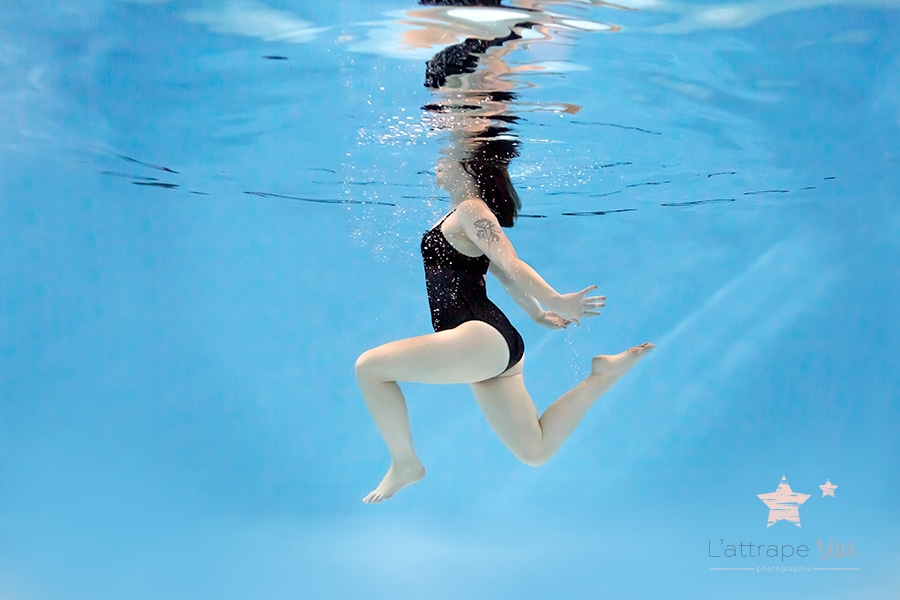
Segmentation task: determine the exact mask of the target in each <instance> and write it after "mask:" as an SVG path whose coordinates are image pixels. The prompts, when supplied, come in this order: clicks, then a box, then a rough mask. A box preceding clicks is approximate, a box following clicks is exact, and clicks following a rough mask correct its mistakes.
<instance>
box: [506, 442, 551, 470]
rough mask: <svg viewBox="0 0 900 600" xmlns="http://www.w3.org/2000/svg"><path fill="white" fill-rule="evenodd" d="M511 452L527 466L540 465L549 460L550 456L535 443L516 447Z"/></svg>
mask: <svg viewBox="0 0 900 600" xmlns="http://www.w3.org/2000/svg"><path fill="white" fill-rule="evenodd" d="M513 454H515V455H516V458H518V459H519V460H520V461H521V462H522V463H524V464H526V465H528V466H529V467H540V466H541V465H543V464H544V463H546V462H547V461H548V460H550V456H549V455H548V454H547V453H546V452H544V449H543V448H541V447H540V446H537V445H535V446H525V447H522V448H517V449H516V450H514V451H513Z"/></svg>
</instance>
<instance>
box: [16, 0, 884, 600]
mask: <svg viewBox="0 0 900 600" xmlns="http://www.w3.org/2000/svg"><path fill="white" fill-rule="evenodd" d="M625 5H626V6H624V7H623V6H618V7H615V6H606V5H596V6H592V5H591V4H590V3H588V2H578V1H575V0H572V1H571V2H562V3H556V2H527V3H526V2H524V0H523V1H519V2H512V1H511V2H509V3H508V5H507V8H506V10H510V7H512V8H518V9H519V10H523V9H526V8H528V9H531V10H530V12H529V18H530V19H532V20H536V21H540V22H541V23H543V25H541V27H535V28H534V29H535V30H536V31H539V32H541V33H540V35H535V38H534V39H529V40H525V42H521V41H520V42H519V43H517V44H515V45H514V46H515V47H514V48H513V49H512V50H511V51H510V52H509V53H508V54H506V55H505V56H504V57H503V60H504V61H505V62H506V64H507V66H508V67H509V70H508V72H506V73H505V75H504V76H503V77H501V78H500V79H499V81H501V82H502V84H503V85H504V86H507V87H508V88H509V89H511V90H512V91H513V92H514V94H515V98H514V100H512V101H511V102H510V103H509V106H507V107H506V108H505V110H506V111H507V112H508V114H511V115H514V116H515V117H516V118H517V120H516V121H515V122H514V124H513V125H512V126H511V129H512V130H513V132H512V133H510V135H514V136H515V138H516V139H517V140H518V143H519V156H518V157H517V158H515V159H514V160H513V161H512V164H511V166H510V173H511V174H512V177H513V181H514V183H515V184H516V186H517V187H518V189H519V192H520V194H521V196H522V199H523V211H522V212H523V215H524V217H523V218H521V219H520V220H519V223H518V224H517V226H516V227H515V228H514V229H512V230H511V231H510V236H511V239H512V240H513V242H514V243H515V245H516V247H517V249H518V251H519V253H520V254H521V255H522V256H523V257H524V258H525V259H526V260H528V261H529V263H531V264H533V265H534V266H535V267H536V268H537V270H538V271H540V272H541V273H542V274H543V275H544V276H545V277H546V278H547V279H548V281H550V283H551V284H553V285H554V286H555V287H557V288H558V289H561V290H565V291H568V290H575V289H581V288H582V287H584V286H585V285H588V284H590V283H597V284H598V285H599V286H600V291H601V292H602V293H603V294H605V295H606V296H607V297H608V299H609V300H608V306H607V308H606V309H605V310H604V314H603V315H602V316H601V317H599V318H597V319H593V320H590V321H586V322H584V324H583V326H582V327H580V328H572V329H569V330H567V331H565V332H554V331H549V330H546V329H542V328H539V327H538V326H536V325H532V324H529V323H528V322H526V318H525V317H524V315H523V314H522V313H521V312H520V311H518V309H517V308H516V307H515V306H514V305H513V304H512V302H511V301H509V300H508V299H506V298H505V297H504V296H503V294H502V290H500V289H499V286H493V287H491V293H492V296H493V297H495V298H497V301H498V304H500V306H501V307H502V308H504V310H506V311H507V313H508V314H510V316H511V318H512V320H513V322H514V323H515V324H516V325H517V327H519V328H520V330H521V331H522V333H523V335H524V337H525V340H526V346H527V351H526V352H527V364H526V380H527V382H528V384H529V388H530V390H531V392H532V395H533V396H534V398H535V403H536V404H537V406H538V408H540V409H543V408H544V407H545V406H546V405H547V404H549V403H550V402H551V401H552V399H554V398H555V397H556V396H558V395H559V394H560V393H562V392H563V391H565V390H566V389H568V388H569V387H571V386H572V385H573V384H574V383H575V382H577V381H579V380H580V379H581V378H582V377H583V376H584V375H585V372H586V369H587V366H588V364H589V360H590V357H591V356H593V355H594V354H597V353H603V352H618V351H620V350H622V349H624V348H626V347H628V346H631V345H633V344H636V343H639V342H643V341H647V340H649V341H653V342H654V343H655V344H656V346H657V349H656V350H655V351H654V352H653V353H652V354H651V355H650V357H649V358H647V359H646V360H645V361H643V362H642V363H641V364H640V365H639V366H638V367H637V368H636V369H634V371H633V372H631V373H629V374H628V375H627V377H626V378H625V379H623V380H622V381H621V382H619V383H618V384H617V385H616V386H615V387H614V388H613V390H612V391H610V392H609V393H608V394H606V395H605V396H603V397H602V398H601V400H600V401H599V402H598V403H597V405H596V406H595V407H594V408H593V409H592V411H591V412H590V413H589V415H588V416H587V418H586V419H585V421H584V422H583V423H582V425H581V426H580V428H579V429H578V430H577V431H576V432H575V434H574V435H573V436H572V438H571V439H570V440H569V442H568V443H567V445H566V446H564V447H563V449H562V450H561V451H560V453H559V454H558V455H557V456H556V457H554V459H553V460H552V461H551V462H550V463H548V464H547V465H546V466H544V467H542V468H540V469H532V468H530V467H526V466H524V465H521V464H519V463H518V462H517V461H516V460H515V459H514V458H513V457H512V456H511V455H510V454H509V452H508V451H507V450H506V449H505V448H504V447H503V446H502V444H501V443H500V442H499V441H498V440H497V438H496V437H495V436H494V434H493V433H492V432H491V431H490V429H489V427H488V426H487V424H486V423H485V421H484V419H483V417H482V415H481V414H480V412H479V410H478V408H477V406H476V405H475V403H474V402H473V401H472V399H471V394H470V393H469V391H468V390H467V389H466V388H465V387H463V386H447V387H429V386H423V385H409V386H406V387H405V390H406V392H407V397H408V401H409V407H410V413H411V420H412V427H413V432H414V436H415V440H416V444H417V449H418V451H419V453H420V455H421V457H422V459H423V461H424V462H425V464H426V467H427V468H428V470H429V476H428V477H427V478H426V479H425V480H424V481H422V482H421V483H420V484H417V485H416V486H413V487H411V488H409V489H407V490H404V491H402V492H401V493H400V494H398V495H397V496H396V497H395V498H394V499H392V500H391V501H390V502H388V503H385V504H383V505H380V506H375V507H373V506H364V505H363V504H362V503H361V502H360V498H362V497H363V496H364V495H365V494H366V493H367V492H368V491H369V490H370V489H371V488H372V487H373V486H374V485H375V484H377V482H378V480H379V479H380V477H381V475H382V474H383V472H384V470H385V469H386V468H387V466H388V457H387V453H386V451H385V449H384V446H383V443H382V441H381V439H380V437H379V436H378V433H377V431H376V430H375V428H374V426H373V425H372V423H371V420H370V418H369V416H368V414H367V412H366V409H365V406H364V404H363V403H362V400H361V398H360V396H359V392H358V390H357V388H356V384H355V382H354V379H353V363H354V360H355V359H356V357H357V356H358V355H359V354H360V353H361V352H362V351H364V350H365V349H367V348H370V347H372V346H374V345H377V344H380V343H383V342H386V341H388V340H391V339H396V338H399V337H403V336H409V335H416V334H420V333H426V332H428V331H429V327H430V322H429V315H428V312H427V303H426V298H425V292H424V287H423V282H422V271H421V264H420V258H419V255H418V241H419V238H420V236H421V234H422V232H423V231H425V230H426V229H427V228H428V227H429V226H430V225H431V224H432V223H434V221H435V220H437V219H438V218H439V217H440V215H441V214H443V213H444V212H445V211H446V210H447V206H448V205H447V202H446V199H445V196H444V194H443V192H442V191H441V190H439V189H438V188H437V187H436V186H435V184H434V182H433V179H434V164H435V161H436V160H437V158H438V157H439V156H440V155H441V154H440V153H441V152H442V151H444V150H446V149H447V147H448V146H449V145H452V138H453V135H454V133H453V128H452V127H448V126H447V125H446V123H445V122H443V121H442V118H443V117H444V116H445V115H442V113H440V112H435V111H429V110H424V109H423V107H424V106H426V105H428V104H430V103H433V102H435V98H436V97H438V96H439V93H438V92H435V91H434V90H431V89H429V88H426V87H425V86H423V80H424V78H425V61H426V60H429V58H431V57H432V56H433V55H434V54H435V53H436V52H437V51H439V50H440V49H441V48H442V47H444V46H447V45H449V44H450V43H451V42H453V41H457V39H456V38H455V39H452V40H448V39H443V40H438V41H435V42H434V43H433V44H431V45H429V44H418V47H412V46H411V45H410V44H404V43H402V41H401V40H402V36H404V35H407V36H408V34H409V32H411V31H420V30H426V29H427V27H426V25H429V24H430V25H431V27H432V30H435V31H440V30H441V28H442V27H444V28H446V29H447V30H448V31H450V32H455V33H459V31H462V30H465V31H484V30H485V28H487V29H490V30H491V31H492V32H493V33H496V31H497V30H494V29H491V28H494V27H499V28H500V30H499V31H500V33H502V32H503V30H502V27H503V25H502V21H501V22H498V21H496V19H494V20H491V19H489V18H487V17H485V18H484V19H481V20H479V19H478V18H477V13H471V12H470V13H462V14H463V17H465V18H457V19H456V21H453V20H452V19H449V20H448V18H447V17H446V15H447V14H449V13H447V11H446V10H444V11H443V12H442V11H441V10H439V9H433V8H432V9H428V10H426V9H425V7H421V6H418V5H416V3H415V2H397V1H387V0H377V1H374V2H359V1H356V0H353V1H351V0H336V1H334V2H330V3H327V2H320V3H307V2H296V1H295V2H289V1H278V2H275V1H274V0H270V1H268V2H267V3H262V2H249V1H246V2H245V1H241V0H235V1H230V2H228V1H226V2H204V1H202V0H197V1H188V0H185V1H171V2H167V1H164V0H160V1H153V0H144V1H140V2H139V1H132V2H125V1H112V0H110V1H107V2H99V1H98V2H82V3H76V2H40V1H36V2H28V3H21V4H17V3H11V2H7V3H4V4H3V5H2V6H0V190H2V191H0V598H9V599H15V600H22V599H27V600H31V599H36V600H43V599H53V600H55V599H66V600H67V599H75V598H90V599H92V600H97V599H106V598H110V599H113V598H167V599H178V598H200V597H216V598H223V599H227V598H267V599H280V598H344V597H358V596H365V597H373V598H456V597H465V598H544V597H554V598H556V597H558V598H600V597H609V598H661V597H670V596H674V597H679V598H680V597H691V598H723V597H728V598H750V597H759V596H760V595H764V596H766V597H770V598H809V597H819V598H858V599H883V598H896V597H898V593H900V592H897V590H900V576H898V573H900V571H898V568H897V567H898V565H900V548H898V544H897V540H898V537H900V536H898V534H900V513H898V510H897V498H898V495H900V476H898V472H900V470H898V468H900V461H898V444H897V440H898V434H900V421H898V418H900V414H898V413H900V410H898V409H900V406H898V395H900V390H898V385H897V381H898V380H897V376H896V362H897V361H896V355H897V351H898V350H900V332H898V326H897V317H896V308H897V306H898V302H900V283H898V282H900V241H898V240H900V238H898V229H900V205H898V202H897V197H898V190H900V185H898V184H900V176H898V174H897V173H898V166H900V144H898V141H897V140H898V139H900V35H898V26H900V10H898V9H900V5H898V4H897V3H896V2H891V1H889V0H882V1H878V0H872V1H868V2H828V1H827V0H821V1H816V2H803V3H793V4H791V5H788V6H785V5H784V4H782V3H775V2H769V1H766V0H751V1H748V2H745V3H736V4H701V3H697V2H683V3H678V2H668V1H667V0H659V1H655V0H641V1H640V2H626V3H625ZM469 10H472V9H469ZM484 10H487V9H484ZM411 11H416V12H414V13H413V12H411ZM423 11H424V12H423ZM548 13H555V14H556V15H557V16H555V17H552V18H551V17H550V16H548ZM457 14H459V13H457ZM473 14H474V15H475V16H473ZM481 14H482V15H484V14H485V13H481ZM441 15H444V16H441ZM542 19H543V21H541V20H542ZM451 21H452V22H453V23H454V24H453V25H452V27H451V26H450V25H448V23H449V22H451ZM572 21H578V23H577V24H576V25H577V26H575V25H573V24H572ZM567 22H568V25H567V24H566V23H567ZM473 23H476V24H475V25H473ZM498 23H499V24H498ZM464 26H465V27H469V28H470V29H465V27H464ZM461 27H462V28H463V29H460V28H461ZM472 28H474V29H472ZM507 31H508V28H507ZM462 37H464V36H462ZM407 39H408V38H407ZM459 39H461V38H459ZM506 49H509V46H507V47H506ZM576 107H577V110H576ZM782 477H785V478H786V480H787V482H788V484H789V485H790V487H791V489H792V490H793V491H794V492H797V493H799V494H804V495H807V496H808V498H807V499H806V500H804V501H803V503H802V504H800V505H799V506H798V507H796V508H797V513H796V514H797V515H798V518H799V521H798V523H799V524H800V526H799V527H798V526H797V525H796V524H795V523H793V522H791V521H790V520H788V519H783V520H779V521H776V522H774V524H772V526H771V527H769V526H767V524H768V519H769V518H770V511H769V508H768V507H767V506H766V504H764V503H763V501H762V499H761V498H759V495H766V494H769V493H772V492H775V491H776V488H778V487H779V484H780V483H781V481H782ZM826 482H830V483H831V484H834V485H836V486H837V488H835V489H834V491H833V496H831V495H826V490H824V489H822V488H820V486H822V485H825V484H826ZM794 501H797V500H796V497H795V499H794ZM787 508H788V509H790V508H791V507H790V506H788V507H787ZM820 542H821V547H820V545H819V544H820ZM851 543H852V544H853V546H852V548H851V547H850V544H851ZM742 544H743V546H742ZM749 544H753V546H752V547H751V546H750V545H749ZM829 545H830V547H831V550H832V551H831V552H829ZM760 546H762V547H763V548H764V550H762V551H761V550H760ZM729 547H730V550H729ZM802 548H806V549H807V550H802ZM742 552H743V553H744V556H743V557H742V556H741V553H742ZM732 554H734V555H733V556H732ZM804 555H805V556H804ZM826 569H827V570H826Z"/></svg>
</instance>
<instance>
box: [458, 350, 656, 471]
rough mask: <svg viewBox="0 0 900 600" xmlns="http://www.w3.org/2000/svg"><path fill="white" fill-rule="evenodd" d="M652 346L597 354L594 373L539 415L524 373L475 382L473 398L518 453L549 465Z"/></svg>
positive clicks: (525, 459) (534, 462)
mask: <svg viewBox="0 0 900 600" xmlns="http://www.w3.org/2000/svg"><path fill="white" fill-rule="evenodd" d="M652 349H653V344H650V343H647V344H641V345H639V346H635V347H633V348H630V349H628V350H626V351H625V352H622V353H620V354H616V355H614V356H606V355H602V356H596V357H594V359H593V361H592V362H591V374H590V375H588V377H587V378H586V379H585V380H584V381H582V382H581V383H579V384H578V385H577V386H575V387H574V388H572V389H571V390H569V391H568V392H566V393H565V394H563V395H562V396H561V397H560V398H559V399H558V400H556V402H554V403H553V404H551V405H550V406H549V407H548V408H547V410H545V411H544V414H543V415H541V416H540V417H538V414H537V409H535V407H534V403H533V402H532V401H531V396H530V395H529V394H528V391H527V390H526V389H525V382H524V380H523V379H522V375H521V373H519V374H516V375H509V376H500V377H494V378H493V379H489V380H488V381H482V382H479V383H473V384H472V386H471V387H472V392H473V393H474V395H475V400H476V401H477V402H478V405H479V406H480V407H481V410H482V411H483V412H484V415H485V417H486V418H487V420H488V423H490V425H491V427H492V428H493V429H494V431H495V432H496V433H497V435H498V436H499V437H500V440H501V441H503V443H504V444H506V447H507V448H509V449H510V450H511V451H512V453H513V454H515V455H516V457H517V458H518V459H519V460H521V461H522V462H524V463H526V464H529V465H532V466H537V465H541V464H543V463H545V462H546V461H547V460H548V459H549V458H550V457H551V456H553V454H554V453H556V451H557V450H559V448H560V446H562V444H563V442H564V441H566V438H568V437H569V435H570V434H571V433H572V432H573V431H574V430H575V427H576V426H577V425H578V423H579V422H580V421H581V419H582V417H584V415H585V414H586V413H587V411H588V409H590V407H591V406H593V404H594V402H595V401H596V400H597V398H599V397H600V395H601V394H603V393H604V392H605V391H606V390H608V389H609V388H610V386H612V384H613V383H615V382H616V381H617V380H618V379H619V378H620V377H621V376H622V375H624V374H625V373H626V372H627V371H628V370H629V369H631V367H633V366H634V365H636V364H637V363H638V361H639V360H641V359H642V358H644V356H646V355H647V354H648V353H649V352H650V351H651V350H652Z"/></svg>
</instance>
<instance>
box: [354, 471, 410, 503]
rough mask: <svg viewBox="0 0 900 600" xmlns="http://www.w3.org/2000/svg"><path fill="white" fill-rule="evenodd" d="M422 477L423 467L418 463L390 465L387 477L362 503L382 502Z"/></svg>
mask: <svg viewBox="0 0 900 600" xmlns="http://www.w3.org/2000/svg"><path fill="white" fill-rule="evenodd" d="M423 477H425V467H423V466H422V464H421V463H419V462H416V463H414V464H411V465H395V464H393V463H391V468H390V469H388V472H387V475H385V476H384V479H382V480H381V483H379V484H378V487H377V488H375V489H374V490H372V491H371V492H369V495H368V496H366V497H365V498H363V502H365V503H366V504H378V503H379V502H384V501H385V500H388V499H389V498H391V497H392V496H393V495H394V494H396V493H397V492H399V491H400V490H402V489H403V488H405V487H406V486H408V485H412V484H414V483H416V482H417V481H421V480H422V478H423Z"/></svg>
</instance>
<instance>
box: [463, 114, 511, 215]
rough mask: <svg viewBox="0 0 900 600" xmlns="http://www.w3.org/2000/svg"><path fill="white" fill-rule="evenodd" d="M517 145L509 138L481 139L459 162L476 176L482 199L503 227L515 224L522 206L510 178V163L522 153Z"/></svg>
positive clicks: (470, 173) (469, 172) (476, 183)
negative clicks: (467, 155)
mask: <svg viewBox="0 0 900 600" xmlns="http://www.w3.org/2000/svg"><path fill="white" fill-rule="evenodd" d="M488 129H505V128H488ZM517 145H518V144H517V142H516V141H515V140H510V139H496V138H494V139H487V140H481V141H480V143H479V144H478V146H477V148H476V149H475V151H473V152H472V153H471V155H470V156H469V157H467V158H465V159H463V160H461V161H459V162H460V164H461V165H462V167H463V169H465V171H466V172H467V173H468V174H469V175H471V176H472V177H473V178H474V179H475V185H476V186H478V193H479V195H480V196H481V199H482V200H484V202H485V203H486V204H487V205H488V208H490V209H491V212H492V213H494V216H495V217H497V221H498V222H499V223H500V226H501V227H512V226H513V225H515V223H516V217H518V216H519V209H520V208H522V201H521V200H520V199H519V194H518V192H516V188H514V187H513V184H512V181H511V180H510V178H509V162H510V160H512V158H513V157H515V156H518V155H519V153H518V151H517V149H516V146H517Z"/></svg>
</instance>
